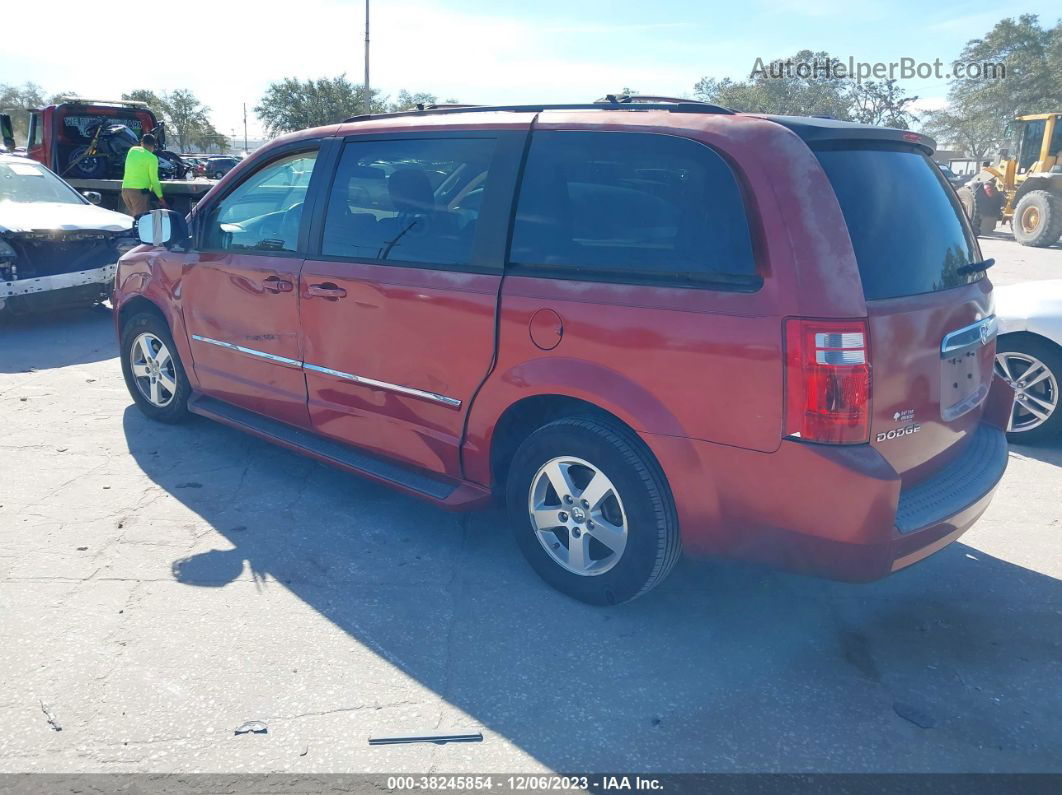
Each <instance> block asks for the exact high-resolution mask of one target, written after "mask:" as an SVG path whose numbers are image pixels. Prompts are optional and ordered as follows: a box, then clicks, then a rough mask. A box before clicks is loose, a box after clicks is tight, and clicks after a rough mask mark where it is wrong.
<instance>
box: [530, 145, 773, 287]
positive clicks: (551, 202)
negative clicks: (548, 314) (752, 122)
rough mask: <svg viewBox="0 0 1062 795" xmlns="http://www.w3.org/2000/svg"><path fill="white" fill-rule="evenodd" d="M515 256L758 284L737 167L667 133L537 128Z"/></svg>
mask: <svg viewBox="0 0 1062 795" xmlns="http://www.w3.org/2000/svg"><path fill="white" fill-rule="evenodd" d="M509 259H510V262H511V263H512V264H513V265H514V266H515V267H516V268H517V270H519V269H521V268H531V269H543V270H545V271H547V272H548V273H549V274H550V275H554V276H557V277H560V278H575V279H599V280H604V281H616V282H624V283H642V282H650V283H660V284H666V285H680V286H682V285H693V286H696V285H720V286H722V285H732V286H737V287H749V288H755V287H756V286H758V285H759V278H758V277H757V275H756V261H755V257H754V255H753V247H752V242H751V237H750V234H749V221H748V218H747V216H746V212H745V205H744V201H743V199H742V194H741V190H740V187H739V185H738V182H737V179H736V178H735V176H734V173H733V172H732V171H731V169H730V166H729V165H728V164H727V162H726V161H725V160H724V159H723V158H722V157H721V156H720V155H719V154H718V153H716V152H715V151H714V150H712V149H710V148H708V147H707V146H705V145H703V144H701V143H698V142H696V141H693V140H690V139H686V138H680V137H676V136H670V135H659V134H648V133H623V132H582V131H545V132H536V133H534V134H533V136H532V139H531V149H530V152H529V153H528V158H527V164H526V166H525V168H524V176H523V182H522V184H521V187H520V194H519V200H518V204H517V211H516V220H515V224H514V227H513V239H512V246H511V249H510V258H509Z"/></svg>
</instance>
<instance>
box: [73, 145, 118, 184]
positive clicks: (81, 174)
mask: <svg viewBox="0 0 1062 795" xmlns="http://www.w3.org/2000/svg"><path fill="white" fill-rule="evenodd" d="M87 151H88V147H87V146H79V147H77V148H76V149H74V150H73V151H71V152H70V156H69V157H68V158H67V171H66V174H65V176H66V177H67V178H68V179H69V178H74V179H78V178H80V179H103V178H104V177H106V176H107V171H108V170H109V167H110V163H109V161H108V159H107V156H106V155H93V156H92V157H82V155H84V154H85V152H87ZM78 158H81V159H80V160H79V159H78Z"/></svg>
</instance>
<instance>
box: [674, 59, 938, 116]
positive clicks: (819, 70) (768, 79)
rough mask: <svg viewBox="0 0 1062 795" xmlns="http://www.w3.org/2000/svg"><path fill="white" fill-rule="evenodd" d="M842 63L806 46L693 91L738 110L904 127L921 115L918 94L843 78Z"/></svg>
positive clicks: (891, 82) (710, 80)
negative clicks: (744, 75)
mask: <svg viewBox="0 0 1062 795" xmlns="http://www.w3.org/2000/svg"><path fill="white" fill-rule="evenodd" d="M839 66H842V64H841V62H840V61H839V60H838V59H836V58H833V57H832V56H830V54H829V53H826V52H822V51H820V52H812V51H811V50H801V51H800V52H798V53H796V55H793V56H791V57H789V58H778V59H775V60H773V61H771V62H770V63H769V64H764V63H763V62H762V61H761V60H757V62H756V66H755V68H754V69H753V71H752V73H751V74H750V75H749V79H748V80H742V81H736V80H732V79H730V78H724V79H722V80H716V79H714V78H711V77H702V78H701V79H700V80H699V81H698V82H697V84H696V86H694V95H695V96H696V97H697V98H698V99H701V100H704V101H706V102H714V103H716V104H718V105H724V106H726V107H728V108H733V109H734V110H742V111H756V112H760V113H778V114H782V115H793V116H829V117H831V118H834V119H841V120H842V121H857V122H861V123H863V124H881V125H886V126H889V127H899V128H901V129H907V127H908V125H909V123H910V122H912V121H915V120H916V119H917V117H916V116H915V115H914V114H913V113H912V112H911V111H910V110H909V108H910V106H911V105H912V103H914V102H915V100H917V99H918V97H909V96H906V92H905V91H904V90H903V88H901V87H900V86H899V85H898V84H897V82H896V81H895V80H881V81H874V80H864V81H858V80H856V79H855V78H853V77H851V76H848V75H844V76H841V75H840V73H839V71H838V67H839Z"/></svg>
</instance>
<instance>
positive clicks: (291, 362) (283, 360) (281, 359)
mask: <svg viewBox="0 0 1062 795" xmlns="http://www.w3.org/2000/svg"><path fill="white" fill-rule="evenodd" d="M192 339H194V340H195V341H196V342H206V343H208V344H210V345H217V346H218V347H220V348H228V349H229V350H230V351H236V352H237V353H246V354H247V355H248V356H257V357H258V358H259V359H268V360H269V361H271V362H277V363H279V364H286V365H288V366H290V367H298V368H300V369H301V368H302V362H300V361H298V360H297V359H289V358H287V357H286V356H277V355H276V354H275V353H266V352H265V351H256V350H255V349H254V348H245V347H243V346H242V345H236V344H235V343H232V342H222V341H221V340H215V339H211V338H210V337H202V336H200V335H199V334H193V335H192Z"/></svg>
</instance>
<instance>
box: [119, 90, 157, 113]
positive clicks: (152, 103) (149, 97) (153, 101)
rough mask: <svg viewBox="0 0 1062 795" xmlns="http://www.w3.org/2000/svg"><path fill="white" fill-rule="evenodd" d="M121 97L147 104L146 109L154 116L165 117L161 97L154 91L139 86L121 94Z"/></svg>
mask: <svg viewBox="0 0 1062 795" xmlns="http://www.w3.org/2000/svg"><path fill="white" fill-rule="evenodd" d="M122 99H127V100H130V101H132V102H143V103H144V104H146V105H147V106H148V109H149V110H150V111H151V112H152V113H154V114H155V117H156V118H159V119H165V117H166V113H165V108H164V106H163V102H162V97H160V96H159V95H158V94H156V93H155V92H154V91H149V90H148V89H146V88H139V89H137V90H136V91H130V92H129V93H128V94H122Z"/></svg>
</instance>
